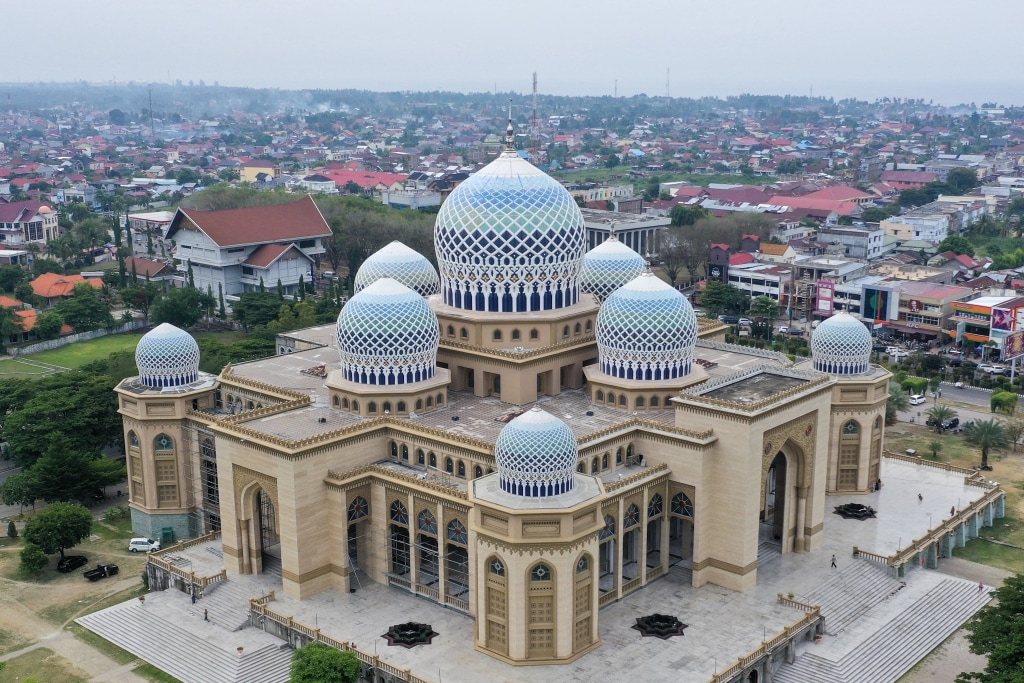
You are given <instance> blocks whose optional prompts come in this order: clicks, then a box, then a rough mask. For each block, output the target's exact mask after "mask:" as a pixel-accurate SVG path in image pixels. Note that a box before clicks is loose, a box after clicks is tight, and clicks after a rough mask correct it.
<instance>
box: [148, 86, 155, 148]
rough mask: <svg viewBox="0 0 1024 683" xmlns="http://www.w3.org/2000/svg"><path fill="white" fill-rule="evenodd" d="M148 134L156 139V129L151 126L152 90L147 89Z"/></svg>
mask: <svg viewBox="0 0 1024 683" xmlns="http://www.w3.org/2000/svg"><path fill="white" fill-rule="evenodd" d="M149 133H150V135H152V136H153V137H154V138H155V137H156V127H155V126H154V125H153V89H152V88H150V89H149Z"/></svg>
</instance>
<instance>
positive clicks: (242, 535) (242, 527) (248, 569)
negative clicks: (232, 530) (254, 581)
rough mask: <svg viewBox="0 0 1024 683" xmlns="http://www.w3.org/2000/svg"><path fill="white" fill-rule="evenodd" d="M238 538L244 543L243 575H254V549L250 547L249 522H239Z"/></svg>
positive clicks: (245, 520)
mask: <svg viewBox="0 0 1024 683" xmlns="http://www.w3.org/2000/svg"><path fill="white" fill-rule="evenodd" d="M238 537H239V539H240V540H241V541H242V574H251V573H252V559H251V557H250V555H251V553H252V549H251V547H250V545H249V520H247V519H240V520H238Z"/></svg>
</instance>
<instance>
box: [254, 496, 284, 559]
mask: <svg viewBox="0 0 1024 683" xmlns="http://www.w3.org/2000/svg"><path fill="white" fill-rule="evenodd" d="M256 502H257V504H258V506H259V513H260V514H259V538H260V550H261V551H262V553H263V566H264V569H265V568H266V566H267V556H268V555H269V556H270V557H273V558H274V559H275V560H276V561H277V563H280V561H281V534H280V532H279V531H278V527H277V511H276V510H275V509H274V501H273V500H271V498H270V495H269V494H267V492H266V491H264V490H263V489H260V490H259V492H258V493H257V494H256Z"/></svg>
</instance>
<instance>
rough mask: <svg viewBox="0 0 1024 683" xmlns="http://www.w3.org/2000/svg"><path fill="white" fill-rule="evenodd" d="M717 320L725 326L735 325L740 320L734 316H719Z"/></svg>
mask: <svg viewBox="0 0 1024 683" xmlns="http://www.w3.org/2000/svg"><path fill="white" fill-rule="evenodd" d="M718 320H719V321H720V322H723V323H725V324H726V325H735V324H736V323H738V322H739V321H740V319H739V318H737V317H736V316H734V315H720V316H718Z"/></svg>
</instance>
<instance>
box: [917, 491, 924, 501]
mask: <svg viewBox="0 0 1024 683" xmlns="http://www.w3.org/2000/svg"><path fill="white" fill-rule="evenodd" d="M923 501H924V496H922V495H921V494H920V493H919V494H917V502H918V503H921V502H923Z"/></svg>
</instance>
